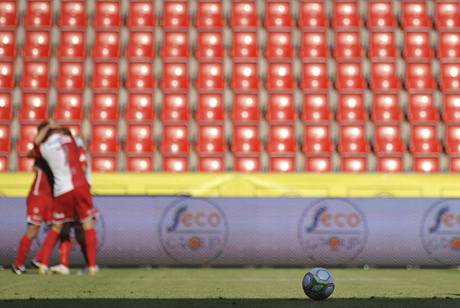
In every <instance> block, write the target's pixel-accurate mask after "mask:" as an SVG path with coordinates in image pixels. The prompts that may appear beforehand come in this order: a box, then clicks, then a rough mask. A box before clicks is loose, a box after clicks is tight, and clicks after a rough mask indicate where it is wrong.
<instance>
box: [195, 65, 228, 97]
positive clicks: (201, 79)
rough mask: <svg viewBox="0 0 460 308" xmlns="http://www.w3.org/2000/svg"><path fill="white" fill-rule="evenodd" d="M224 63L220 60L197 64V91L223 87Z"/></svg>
mask: <svg viewBox="0 0 460 308" xmlns="http://www.w3.org/2000/svg"><path fill="white" fill-rule="evenodd" d="M224 83H225V81H224V64H223V63H222V62H212V63H211V62H206V63H200V64H199V65H198V80H197V82H196V88H197V90H198V91H210V90H223V89H224Z"/></svg>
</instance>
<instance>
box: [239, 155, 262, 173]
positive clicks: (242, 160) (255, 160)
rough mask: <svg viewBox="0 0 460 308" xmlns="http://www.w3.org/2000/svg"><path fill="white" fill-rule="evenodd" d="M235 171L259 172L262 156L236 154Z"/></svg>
mask: <svg viewBox="0 0 460 308" xmlns="http://www.w3.org/2000/svg"><path fill="white" fill-rule="evenodd" d="M235 171H236V172H259V171H260V158H259V156H240V155H236V156H235Z"/></svg>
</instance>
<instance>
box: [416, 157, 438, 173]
mask: <svg viewBox="0 0 460 308" xmlns="http://www.w3.org/2000/svg"><path fill="white" fill-rule="evenodd" d="M412 160H413V169H414V171H415V172H424V173H435V172H436V173H437V172H440V171H441V167H440V161H439V157H438V156H414V157H413V158H412Z"/></svg>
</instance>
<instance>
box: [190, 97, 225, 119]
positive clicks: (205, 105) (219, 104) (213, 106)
mask: <svg viewBox="0 0 460 308" xmlns="http://www.w3.org/2000/svg"><path fill="white" fill-rule="evenodd" d="M197 105H198V106H197V114H196V119H197V121H199V122H203V121H223V120H224V115H225V106H224V95H223V93H198V103H197Z"/></svg>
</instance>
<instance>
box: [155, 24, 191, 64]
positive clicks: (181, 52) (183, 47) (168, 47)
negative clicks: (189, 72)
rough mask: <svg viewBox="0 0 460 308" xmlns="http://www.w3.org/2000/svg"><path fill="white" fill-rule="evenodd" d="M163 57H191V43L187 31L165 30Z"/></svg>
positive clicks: (183, 58)
mask: <svg viewBox="0 0 460 308" xmlns="http://www.w3.org/2000/svg"><path fill="white" fill-rule="evenodd" d="M161 57H162V58H163V59H167V60H168V59H182V60H184V61H185V60H186V59H188V57H189V44H188V33H187V32H185V31H184V32H177V31H176V32H165V33H164V37H163V49H162V51H161Z"/></svg>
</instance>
